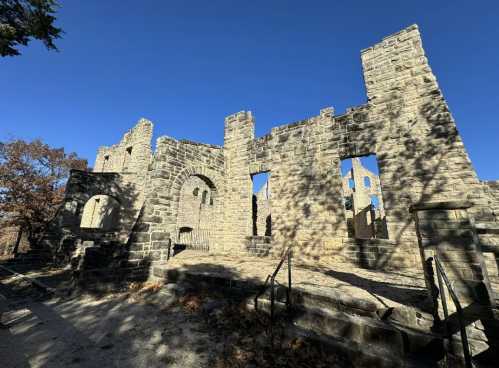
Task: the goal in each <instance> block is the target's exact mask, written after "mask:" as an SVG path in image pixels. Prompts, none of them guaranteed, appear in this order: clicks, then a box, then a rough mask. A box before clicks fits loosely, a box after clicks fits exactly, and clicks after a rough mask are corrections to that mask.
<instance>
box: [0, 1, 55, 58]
mask: <svg viewBox="0 0 499 368" xmlns="http://www.w3.org/2000/svg"><path fill="white" fill-rule="evenodd" d="M57 7H58V4H57V2H56V1H55V0H0V55H1V56H15V55H20V52H19V50H18V49H17V47H18V46H19V45H24V46H26V45H27V44H28V42H30V41H31V39H33V38H34V39H37V40H40V41H42V42H43V43H44V44H45V46H46V47H47V48H48V49H49V50H57V47H56V46H55V44H54V40H55V39H56V38H60V37H61V33H62V30H61V29H60V28H57V27H55V26H54V21H55V19H56V18H55V16H54V14H55V10H56V8H57Z"/></svg>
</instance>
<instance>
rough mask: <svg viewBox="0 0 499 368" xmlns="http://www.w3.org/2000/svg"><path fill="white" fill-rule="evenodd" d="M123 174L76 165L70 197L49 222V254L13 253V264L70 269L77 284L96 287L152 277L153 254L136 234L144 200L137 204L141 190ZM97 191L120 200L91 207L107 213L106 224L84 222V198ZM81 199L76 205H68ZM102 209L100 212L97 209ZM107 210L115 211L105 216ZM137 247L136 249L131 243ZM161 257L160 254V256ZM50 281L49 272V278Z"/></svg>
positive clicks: (100, 214)
mask: <svg viewBox="0 0 499 368" xmlns="http://www.w3.org/2000/svg"><path fill="white" fill-rule="evenodd" d="M121 178H122V177H121V176H120V175H119V174H114V173H92V172H84V171H77V170H74V171H72V176H71V177H70V180H69V181H68V186H67V190H66V197H65V200H64V202H63V203H62V204H61V207H60V209H59V211H58V212H57V215H56V217H55V218H54V219H53V221H52V222H51V223H50V224H49V226H48V231H47V234H46V237H45V238H44V240H43V242H44V244H43V245H44V247H45V248H46V249H47V250H49V251H50V253H51V254H52V257H51V258H50V259H43V260H42V261H40V259H35V262H26V260H25V259H24V258H22V257H21V258H20V259H19V260H17V259H14V260H13V261H12V262H10V263H9V264H10V265H12V267H13V268H16V267H18V268H19V269H20V271H22V272H27V273H28V272H31V271H35V270H37V269H38V270H41V269H46V268H51V267H53V268H59V269H65V270H66V271H67V273H70V274H71V276H72V277H73V280H74V281H75V283H76V285H81V286H92V288H94V287H95V288H97V289H99V288H108V289H112V288H115V287H119V286H120V285H121V284H122V283H123V282H124V281H137V282H143V281H145V280H147V279H148V276H149V269H150V266H151V264H152V262H153V257H149V256H145V257H144V256H143V254H144V253H143V250H144V248H143V245H142V244H140V243H139V244H138V245H136V244H132V243H133V242H137V241H139V242H140V241H141V239H138V238H137V236H136V233H137V232H138V231H140V230H141V229H140V226H143V225H141V221H140V219H141V218H142V216H143V206H142V208H140V209H139V208H138V206H137V202H138V201H139V200H140V198H141V197H140V195H139V193H138V192H137V189H136V187H135V185H134V184H133V183H131V182H126V181H122V180H121ZM95 196H109V197H111V198H113V199H114V200H116V201H117V202H118V203H119V213H115V212H113V211H111V210H110V208H107V207H104V206H103V207H97V208H95V206H94V208H93V209H91V211H93V213H92V214H91V215H92V216H96V217H97V218H102V220H103V221H101V222H102V223H104V222H106V221H107V222H106V223H107V224H110V223H111V221H114V223H113V225H111V226H108V227H107V228H82V227H81V226H80V224H81V223H82V221H81V220H82V216H83V209H84V208H85V204H86V203H88V202H89V201H91V200H92V198H94V197H95ZM66 203H76V211H75V212H71V211H70V210H68V208H66ZM96 211H97V212H96ZM106 216H109V217H112V218H108V219H106ZM132 248H133V249H132ZM157 259H158V260H159V257H157ZM46 281H47V282H48V283H50V282H51V280H50V278H48V279H47V280H46Z"/></svg>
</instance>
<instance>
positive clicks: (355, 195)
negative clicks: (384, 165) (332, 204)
mask: <svg viewBox="0 0 499 368" xmlns="http://www.w3.org/2000/svg"><path fill="white" fill-rule="evenodd" d="M341 177H342V189H343V204H344V208H345V214H346V222H347V230H348V236H349V237H351V238H358V239H375V238H378V239H388V228H387V224H386V215H385V208H384V203H383V198H382V188H381V184H380V180H379V167H378V161H377V159H376V155H375V154H371V155H368V156H360V157H352V158H347V159H344V160H341Z"/></svg>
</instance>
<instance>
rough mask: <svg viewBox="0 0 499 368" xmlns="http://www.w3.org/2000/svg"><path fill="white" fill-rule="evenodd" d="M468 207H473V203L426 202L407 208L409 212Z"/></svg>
mask: <svg viewBox="0 0 499 368" xmlns="http://www.w3.org/2000/svg"><path fill="white" fill-rule="evenodd" d="M470 207H473V202H470V201H446V202H427V203H417V204H413V205H411V206H410V207H409V212H415V211H430V210H463V209H467V208H470Z"/></svg>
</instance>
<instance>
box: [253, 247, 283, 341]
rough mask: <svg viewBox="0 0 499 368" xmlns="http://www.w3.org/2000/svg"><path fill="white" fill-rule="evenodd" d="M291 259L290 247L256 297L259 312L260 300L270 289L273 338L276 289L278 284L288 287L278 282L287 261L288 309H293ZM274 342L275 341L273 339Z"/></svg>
mask: <svg viewBox="0 0 499 368" xmlns="http://www.w3.org/2000/svg"><path fill="white" fill-rule="evenodd" d="M291 258H292V251H291V247H288V249H287V250H286V251H285V252H284V254H283V255H282V257H281V260H280V261H279V264H278V265H277V267H276V269H275V270H274V272H273V273H272V274H271V275H268V276H267V278H266V279H265V282H264V284H263V286H262V288H261V289H260V291H259V292H258V294H257V295H256V296H255V299H254V300H255V310H258V298H260V297H261V296H262V295H263V294H264V293H265V292H266V291H267V289H268V288H269V287H270V335H271V336H273V334H272V327H273V324H274V316H275V287H276V284H279V285H281V286H284V287H286V286H285V285H282V284H280V283H279V282H278V281H277V280H276V277H277V274H278V273H279V271H280V270H281V268H282V265H283V264H284V262H285V261H286V260H287V261H288V285H287V287H286V308H287V309H288V310H289V308H290V307H291V287H292V283H291ZM272 340H273V339H272Z"/></svg>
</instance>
